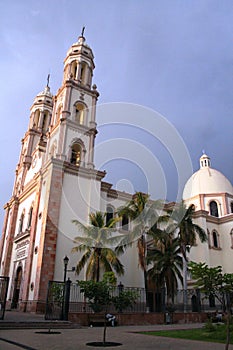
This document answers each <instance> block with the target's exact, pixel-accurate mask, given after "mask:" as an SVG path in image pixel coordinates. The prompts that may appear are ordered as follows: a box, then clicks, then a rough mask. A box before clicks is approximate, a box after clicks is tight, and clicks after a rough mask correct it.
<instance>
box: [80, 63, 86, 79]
mask: <svg viewBox="0 0 233 350" xmlns="http://www.w3.org/2000/svg"><path fill="white" fill-rule="evenodd" d="M86 71H87V65H86V63H85V62H82V64H81V70H80V77H79V80H80V81H81V83H83V84H85V83H86Z"/></svg>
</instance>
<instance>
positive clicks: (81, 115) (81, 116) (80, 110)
mask: <svg viewBox="0 0 233 350" xmlns="http://www.w3.org/2000/svg"><path fill="white" fill-rule="evenodd" d="M75 121H76V122H77V123H78V124H81V125H84V124H85V105H84V104H83V103H81V102H78V103H76V105H75Z"/></svg>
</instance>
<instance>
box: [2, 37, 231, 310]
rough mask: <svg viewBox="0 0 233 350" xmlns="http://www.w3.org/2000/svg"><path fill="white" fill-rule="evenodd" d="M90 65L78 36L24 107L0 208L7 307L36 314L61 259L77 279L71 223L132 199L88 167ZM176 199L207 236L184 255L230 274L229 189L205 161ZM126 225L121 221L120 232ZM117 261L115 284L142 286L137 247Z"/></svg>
mask: <svg viewBox="0 0 233 350" xmlns="http://www.w3.org/2000/svg"><path fill="white" fill-rule="evenodd" d="M94 68H95V65H94V56H93V52H92V49H91V48H90V47H89V46H88V45H87V43H86V40H85V38H84V36H83V34H82V35H81V36H79V38H78V40H77V42H75V43H74V44H73V45H72V46H71V47H70V49H69V50H68V52H67V55H66V58H65V60H64V73H63V81H62V85H61V87H60V88H59V90H58V92H57V94H56V95H55V96H53V95H52V94H51V92H50V87H49V81H48V83H47V86H46V87H45V88H44V90H43V91H42V92H40V93H39V94H38V95H37V96H36V97H35V100H34V102H33V104H32V107H31V109H30V119H29V125H28V129H27V131H26V133H25V135H24V137H23V139H22V147H21V152H20V157H19V162H18V164H17V167H16V175H15V182H14V187H13V193H12V197H11V198H10V200H9V202H7V203H6V204H5V207H4V209H5V220H4V226H3V231H2V239H1V245H0V275H1V276H9V277H10V283H9V289H8V296H7V303H8V307H11V308H18V307H19V308H20V309H21V310H24V311H37V312H39V311H43V310H44V307H45V301H46V294H47V286H48V282H49V280H57V281H62V280H63V274H64V266H63V258H64V257H65V256H68V257H69V266H68V274H69V278H70V279H71V280H72V281H75V280H76V279H77V276H76V275H75V273H74V272H72V267H73V266H75V265H76V263H77V253H76V254H74V253H71V250H72V248H73V247H74V242H73V241H74V238H75V237H76V236H78V235H79V232H78V229H77V226H75V225H74V224H73V223H72V220H74V219H77V220H79V221H80V222H81V223H83V224H84V225H85V224H87V223H88V222H89V214H90V213H91V212H96V211H102V212H107V213H108V214H109V215H110V216H111V215H113V214H114V211H115V210H116V209H117V208H119V207H120V206H122V205H125V204H126V203H127V202H128V201H129V200H130V199H131V198H132V195H130V194H128V193H125V192H120V191H116V190H115V189H113V188H112V185H111V184H109V183H107V182H105V181H104V177H105V175H106V173H105V172H104V171H100V170H97V169H95V165H94V144H95V136H96V134H97V124H96V104H97V100H98V96H99V93H98V91H97V87H96V85H95V84H93V83H92V78H93V71H94ZM183 197H184V200H185V203H186V204H187V205H189V204H194V205H195V208H196V212H195V219H194V220H195V222H196V223H197V224H198V225H200V226H201V227H202V228H203V229H204V230H205V231H206V232H207V233H208V237H209V241H208V243H205V244H202V245H199V244H197V246H194V247H193V248H192V249H191V252H190V256H189V258H190V259H191V260H195V261H205V262H206V263H207V264H209V265H211V266H216V265H222V266H223V269H224V272H233V267H232V264H231V261H232V260H233V188H232V185H231V183H230V182H229V181H228V180H227V179H226V178H225V177H224V175H222V174H221V173H220V172H218V171H217V170H214V169H212V168H211V167H210V159H209V157H208V156H206V155H203V156H202V157H201V158H200V170H199V171H197V172H196V173H195V174H194V175H193V176H192V177H191V178H190V179H189V180H188V182H187V184H186V186H185V188H184V194H183ZM129 227H130V222H129V223H128V222H124V223H123V224H122V225H121V226H120V227H119V230H120V231H127V230H128V229H129ZM121 262H122V263H123V265H124V266H125V274H124V276H121V277H120V280H119V281H118V282H120V281H121V282H122V283H123V284H124V285H127V286H132V287H143V273H142V271H141V270H140V268H139V267H138V261H137V251H136V247H134V246H132V247H130V248H129V249H128V250H127V254H125V255H123V256H122V257H121ZM78 278H79V279H82V278H84V273H83V274H80V276H79V277H78Z"/></svg>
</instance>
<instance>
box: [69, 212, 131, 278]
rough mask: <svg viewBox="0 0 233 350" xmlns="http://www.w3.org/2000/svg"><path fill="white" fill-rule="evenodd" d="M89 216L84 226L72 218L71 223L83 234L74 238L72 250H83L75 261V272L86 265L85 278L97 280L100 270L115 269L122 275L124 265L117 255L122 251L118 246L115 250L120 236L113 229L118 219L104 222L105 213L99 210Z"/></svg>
mask: <svg viewBox="0 0 233 350" xmlns="http://www.w3.org/2000/svg"><path fill="white" fill-rule="evenodd" d="M89 217H90V223H91V225H89V226H84V225H82V224H81V223H80V222H79V221H77V220H73V223H75V224H76V225H77V226H78V227H79V229H80V230H81V231H82V232H83V234H84V235H83V236H77V237H76V238H75V239H74V242H75V243H78V245H77V246H76V247H74V248H73V249H72V251H73V252H84V254H83V255H82V257H81V259H80V260H79V262H78V263H77V266H76V273H77V274H79V273H80V272H81V271H82V270H83V268H84V267H85V266H86V265H87V269H86V279H92V280H94V281H96V282H99V280H100V273H101V272H110V271H115V272H116V273H117V274H118V275H123V274H124V266H123V265H122V263H121V262H120V260H119V259H118V257H117V256H118V255H119V254H121V253H123V249H121V247H118V249H117V250H116V247H117V243H118V242H120V240H121V239H122V237H121V236H116V235H115V231H116V230H115V229H114V225H115V223H116V222H117V221H118V220H119V219H116V218H112V219H110V220H109V221H108V222H107V223H106V213H105V214H103V213H101V212H99V211H97V212H96V213H91V214H90V215H89ZM114 247H115V248H114Z"/></svg>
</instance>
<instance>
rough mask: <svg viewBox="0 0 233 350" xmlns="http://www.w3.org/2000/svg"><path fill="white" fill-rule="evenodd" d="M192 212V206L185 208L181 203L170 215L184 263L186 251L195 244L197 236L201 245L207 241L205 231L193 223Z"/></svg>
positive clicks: (193, 208)
mask: <svg viewBox="0 0 233 350" xmlns="http://www.w3.org/2000/svg"><path fill="white" fill-rule="evenodd" d="M194 212H195V206H194V204H191V205H190V206H189V207H188V208H186V206H185V204H184V202H183V201H182V202H181V203H180V204H179V205H178V206H177V207H176V208H175V210H174V211H173V213H172V215H171V217H172V219H173V221H174V226H173V228H174V230H175V231H176V232H177V235H178V238H179V242H180V249H181V253H182V255H183V257H184V259H185V260H186V261H187V256H186V251H187V249H190V247H192V246H193V245H195V244H196V237H197V236H198V237H199V239H200V241H201V242H202V243H203V242H206V241H207V234H206V233H205V231H204V230H203V229H202V228H201V227H200V226H198V225H197V224H195V223H194V222H193V216H194Z"/></svg>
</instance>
